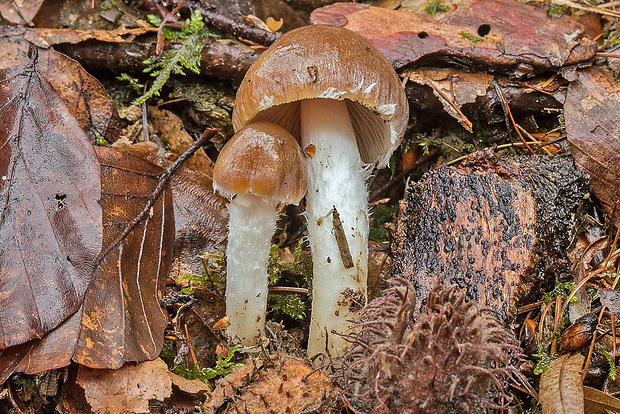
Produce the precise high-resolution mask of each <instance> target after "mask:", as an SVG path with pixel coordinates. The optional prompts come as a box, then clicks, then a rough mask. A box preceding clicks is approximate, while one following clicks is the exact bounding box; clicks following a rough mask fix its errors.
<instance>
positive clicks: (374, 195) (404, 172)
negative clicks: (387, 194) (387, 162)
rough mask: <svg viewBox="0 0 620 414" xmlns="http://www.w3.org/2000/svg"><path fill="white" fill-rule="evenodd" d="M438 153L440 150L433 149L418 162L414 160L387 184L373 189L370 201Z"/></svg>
mask: <svg viewBox="0 0 620 414" xmlns="http://www.w3.org/2000/svg"><path fill="white" fill-rule="evenodd" d="M438 154H439V150H433V151H431V152H429V153H428V154H426V155H424V156H422V157H420V159H418V160H416V162H414V163H413V164H412V165H411V166H409V167H408V168H407V169H406V170H405V171H403V172H401V173H400V174H398V175H396V176H395V177H394V178H392V179H391V180H390V181H388V182H387V183H386V184H384V185H383V186H381V187H380V188H378V189H376V190H375V191H373V192H372V193H370V196H369V197H368V199H369V200H370V201H374V200H376V199H378V198H379V196H380V195H381V194H383V192H384V191H386V190H388V189H390V188H392V186H394V184H396V183H398V182H400V181H401V180H402V179H403V177H405V176H407V175H409V174H411V172H413V170H415V169H416V168H418V167H420V166H421V165H423V164H426V163H427V162H428V161H430V160H432V159H433V158H435V156H437V155H438Z"/></svg>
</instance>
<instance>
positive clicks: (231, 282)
mask: <svg viewBox="0 0 620 414" xmlns="http://www.w3.org/2000/svg"><path fill="white" fill-rule="evenodd" d="M228 211H229V213H230V219H229V221H228V229H229V231H228V249H227V253H226V260H227V270H226V271H227V274H226V314H227V315H229V316H230V326H229V327H228V329H227V333H228V334H229V335H230V336H231V337H232V338H235V337H237V338H239V339H240V340H241V343H242V344H243V345H246V346H252V345H256V344H257V343H258V340H259V339H260V337H261V335H262V334H263V332H264V329H265V313H266V309H267V265H268V262H269V250H270V248H271V237H272V236H273V233H274V230H275V224H276V220H277V218H278V211H277V209H276V206H275V205H274V204H273V203H272V202H271V203H270V202H266V201H264V200H263V199H261V198H260V197H256V196H254V195H250V194H244V195H237V196H236V197H235V198H234V199H232V201H231V202H230V203H229V204H228Z"/></svg>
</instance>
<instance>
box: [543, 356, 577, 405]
mask: <svg viewBox="0 0 620 414" xmlns="http://www.w3.org/2000/svg"><path fill="white" fill-rule="evenodd" d="M583 361H584V356H583V355H581V354H574V355H570V354H564V355H562V356H560V357H559V358H557V359H555V360H553V361H551V363H550V364H549V369H547V371H545V372H544V373H543V374H542V375H541V377H540V404H541V405H542V412H543V414H556V413H557V414H583V413H584V402H583V394H584V391H583V383H582V381H581V369H582V366H583Z"/></svg>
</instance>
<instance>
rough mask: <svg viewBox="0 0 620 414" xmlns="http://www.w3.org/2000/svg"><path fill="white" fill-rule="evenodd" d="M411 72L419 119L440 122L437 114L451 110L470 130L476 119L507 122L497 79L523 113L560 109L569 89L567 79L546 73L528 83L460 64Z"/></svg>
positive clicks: (412, 102) (409, 89) (409, 88)
mask: <svg viewBox="0 0 620 414" xmlns="http://www.w3.org/2000/svg"><path fill="white" fill-rule="evenodd" d="M407 74H408V82H407V83H406V85H405V92H406V93H407V99H408V101H409V107H410V108H411V110H412V112H413V113H414V114H415V113H421V114H424V116H418V117H415V116H414V117H415V118H416V119H417V120H418V122H421V121H422V120H423V122H424V123H425V124H430V125H437V118H438V117H445V115H446V113H447V114H448V115H450V116H451V117H453V118H454V119H456V120H457V121H458V122H459V123H460V124H461V125H462V126H463V127H464V128H465V129H466V130H468V131H469V128H468V126H469V127H470V128H471V123H472V122H473V123H474V124H475V123H478V124H481V125H489V124H501V125H505V124H506V118H505V114H504V112H503V110H502V107H501V103H500V100H499V99H498V96H497V93H496V91H495V88H494V83H497V84H498V85H499V86H500V87H501V89H502V92H503V93H504V96H505V98H506V100H507V101H508V105H509V106H510V109H511V111H512V112H513V113H518V114H519V115H527V114H539V113H541V112H544V111H549V110H560V109H561V107H562V104H561V102H564V99H565V92H566V87H565V85H564V84H565V83H566V81H563V82H564V84H562V81H561V80H560V79H558V77H556V78H555V79H553V80H551V81H549V76H542V77H538V78H534V79H529V80H528V82H527V83H525V82H514V81H510V80H508V79H505V78H501V77H497V76H493V75H491V74H490V73H488V72H486V71H485V72H467V71H465V70H462V69H456V68H418V69H414V70H411V71H407ZM539 85H542V86H544V87H542V86H539ZM468 124H469V125H468Z"/></svg>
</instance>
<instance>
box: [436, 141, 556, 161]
mask: <svg viewBox="0 0 620 414" xmlns="http://www.w3.org/2000/svg"><path fill="white" fill-rule="evenodd" d="M562 139H566V137H564V138H562ZM530 144H532V145H539V146H545V147H546V146H547V145H551V143H548V142H540V141H532V142H530ZM523 146H525V144H524V143H523V142H511V143H509V144H501V145H497V146H495V147H493V149H494V150H499V149H505V148H511V147H523ZM470 155H471V154H466V155H463V156H460V157H458V158H455V159H453V160H452V161H448V162H447V163H445V164H441V165H440V166H439V167H437V168H441V167H447V166H448V165H452V164H456V163H457V162H459V161H463V160H464V159H465V158H467V157H469V156H470Z"/></svg>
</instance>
